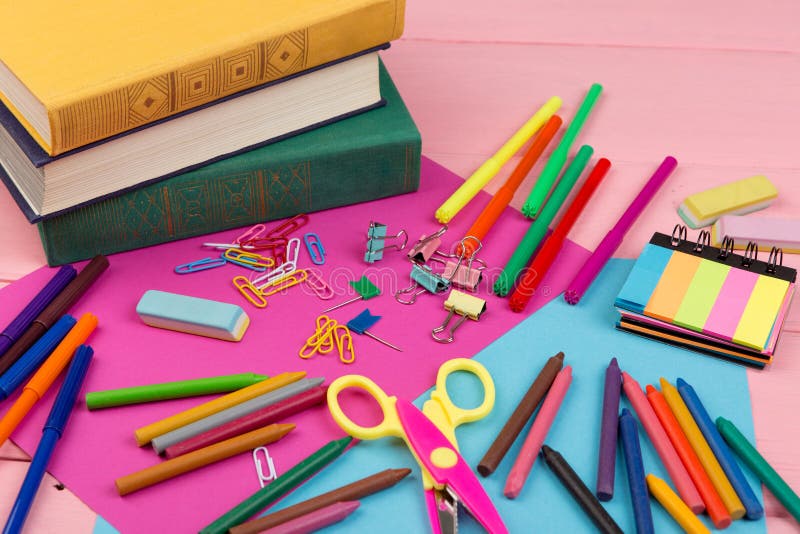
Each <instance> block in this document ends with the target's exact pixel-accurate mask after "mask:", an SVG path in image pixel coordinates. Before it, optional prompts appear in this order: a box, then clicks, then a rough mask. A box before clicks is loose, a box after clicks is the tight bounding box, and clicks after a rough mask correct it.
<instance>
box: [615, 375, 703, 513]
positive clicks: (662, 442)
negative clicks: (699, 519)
mask: <svg viewBox="0 0 800 534" xmlns="http://www.w3.org/2000/svg"><path fill="white" fill-rule="evenodd" d="M622 389H623V391H625V396H626V397H628V400H629V401H630V402H631V405H632V406H633V409H634V411H635V412H636V415H638V416H639V421H641V422H642V426H643V427H644V429H645V431H646V432H647V435H648V436H649V437H650V441H651V442H652V443H653V446H654V447H655V449H656V452H657V453H658V456H659V457H660V458H661V462H662V463H663V464H664V467H665V468H666V469H667V473H669V477H670V478H671V479H672V482H673V483H674V484H675V487H676V488H677V490H678V495H680V496H681V499H682V500H683V502H685V503H686V505H687V506H688V507H689V508H691V510H692V512H694V513H695V514H701V513H703V511H704V510H705V509H706V507H705V504H703V499H702V498H701V497H700V494H699V493H698V492H697V488H696V487H695V485H694V482H692V478H691V477H690V476H689V473H688V471H686V468H685V467H684V466H683V462H681V459H680V457H679V456H678V453H677V452H676V451H675V447H673V446H672V443H671V442H670V440H669V437H668V436H667V433H666V431H665V430H664V427H662V426H661V422H660V421H659V420H658V417H657V416H656V412H654V411H653V407H652V406H650V402H649V401H648V400H647V397H645V395H644V392H643V391H642V387H641V386H640V385H639V383H638V382H637V381H636V380H634V379H633V378H632V377H631V375H629V374H628V373H626V372H625V371H623V372H622Z"/></svg>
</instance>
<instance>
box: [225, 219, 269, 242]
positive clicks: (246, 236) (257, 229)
mask: <svg viewBox="0 0 800 534" xmlns="http://www.w3.org/2000/svg"><path fill="white" fill-rule="evenodd" d="M266 229H267V227H266V226H264V225H263V224H257V225H255V226H252V227H250V228H249V229H248V230H247V231H245V233H243V234H242V235H240V236H239V237H237V238H236V239H234V240H233V242H234V243H237V244H241V243H244V242H245V241H249V240H250V239H255V238H257V237H258V236H260V235H261V233H262V232H263V231H264V230H266Z"/></svg>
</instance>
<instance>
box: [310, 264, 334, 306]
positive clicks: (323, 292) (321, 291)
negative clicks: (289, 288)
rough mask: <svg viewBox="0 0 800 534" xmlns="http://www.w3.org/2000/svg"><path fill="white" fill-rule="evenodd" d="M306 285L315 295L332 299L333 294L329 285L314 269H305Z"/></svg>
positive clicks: (323, 298)
mask: <svg viewBox="0 0 800 534" xmlns="http://www.w3.org/2000/svg"><path fill="white" fill-rule="evenodd" d="M306 285H307V286H308V287H309V288H310V289H311V292H312V293H314V294H315V295H316V296H317V297H319V298H320V299H322V300H329V299H332V298H333V297H334V295H335V293H334V292H333V289H331V286H329V285H328V284H327V283H326V282H325V280H324V279H323V278H322V275H320V274H319V273H318V272H317V271H316V270H315V269H306Z"/></svg>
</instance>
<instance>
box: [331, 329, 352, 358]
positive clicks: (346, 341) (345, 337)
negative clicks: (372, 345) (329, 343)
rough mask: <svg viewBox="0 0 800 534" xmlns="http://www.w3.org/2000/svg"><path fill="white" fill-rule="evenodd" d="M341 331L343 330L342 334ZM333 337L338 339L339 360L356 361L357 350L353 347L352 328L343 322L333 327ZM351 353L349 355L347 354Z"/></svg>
mask: <svg viewBox="0 0 800 534" xmlns="http://www.w3.org/2000/svg"><path fill="white" fill-rule="evenodd" d="M339 332H342V334H341V335H340V334H339ZM333 337H334V338H335V339H336V350H337V351H338V352H339V360H340V361H341V362H342V363H353V362H354V361H356V351H355V350H354V349H353V335H352V334H351V333H350V329H349V328H347V327H346V326H345V325H343V324H337V325H336V326H335V327H333ZM347 354H349V357H347V356H346V355H347Z"/></svg>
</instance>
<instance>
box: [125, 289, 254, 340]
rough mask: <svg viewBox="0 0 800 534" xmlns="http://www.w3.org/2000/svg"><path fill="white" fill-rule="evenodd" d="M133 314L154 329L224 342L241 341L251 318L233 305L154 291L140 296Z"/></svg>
mask: <svg viewBox="0 0 800 534" xmlns="http://www.w3.org/2000/svg"><path fill="white" fill-rule="evenodd" d="M136 313H137V314H139V317H140V318H141V319H142V321H144V323H145V324H147V325H150V326H155V327H156V328H166V329H167V330H176V331H178V332H186V333H187V334H195V335H198V336H206V337H213V338H217V339H223V340H225V341H239V340H241V339H242V336H244V333H245V331H246V330H247V327H248V326H249V325H250V318H249V317H248V316H247V314H246V313H245V311H244V310H243V309H242V308H240V307H239V306H237V305H235V304H228V303H226V302H217V301H216V300H208V299H201V298H198V297H189V296H187V295H178V294H177V293H168V292H166V291H156V290H154V289H151V290H149V291H147V292H145V294H144V295H142V298H141V299H140V300H139V304H137V305H136Z"/></svg>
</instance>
